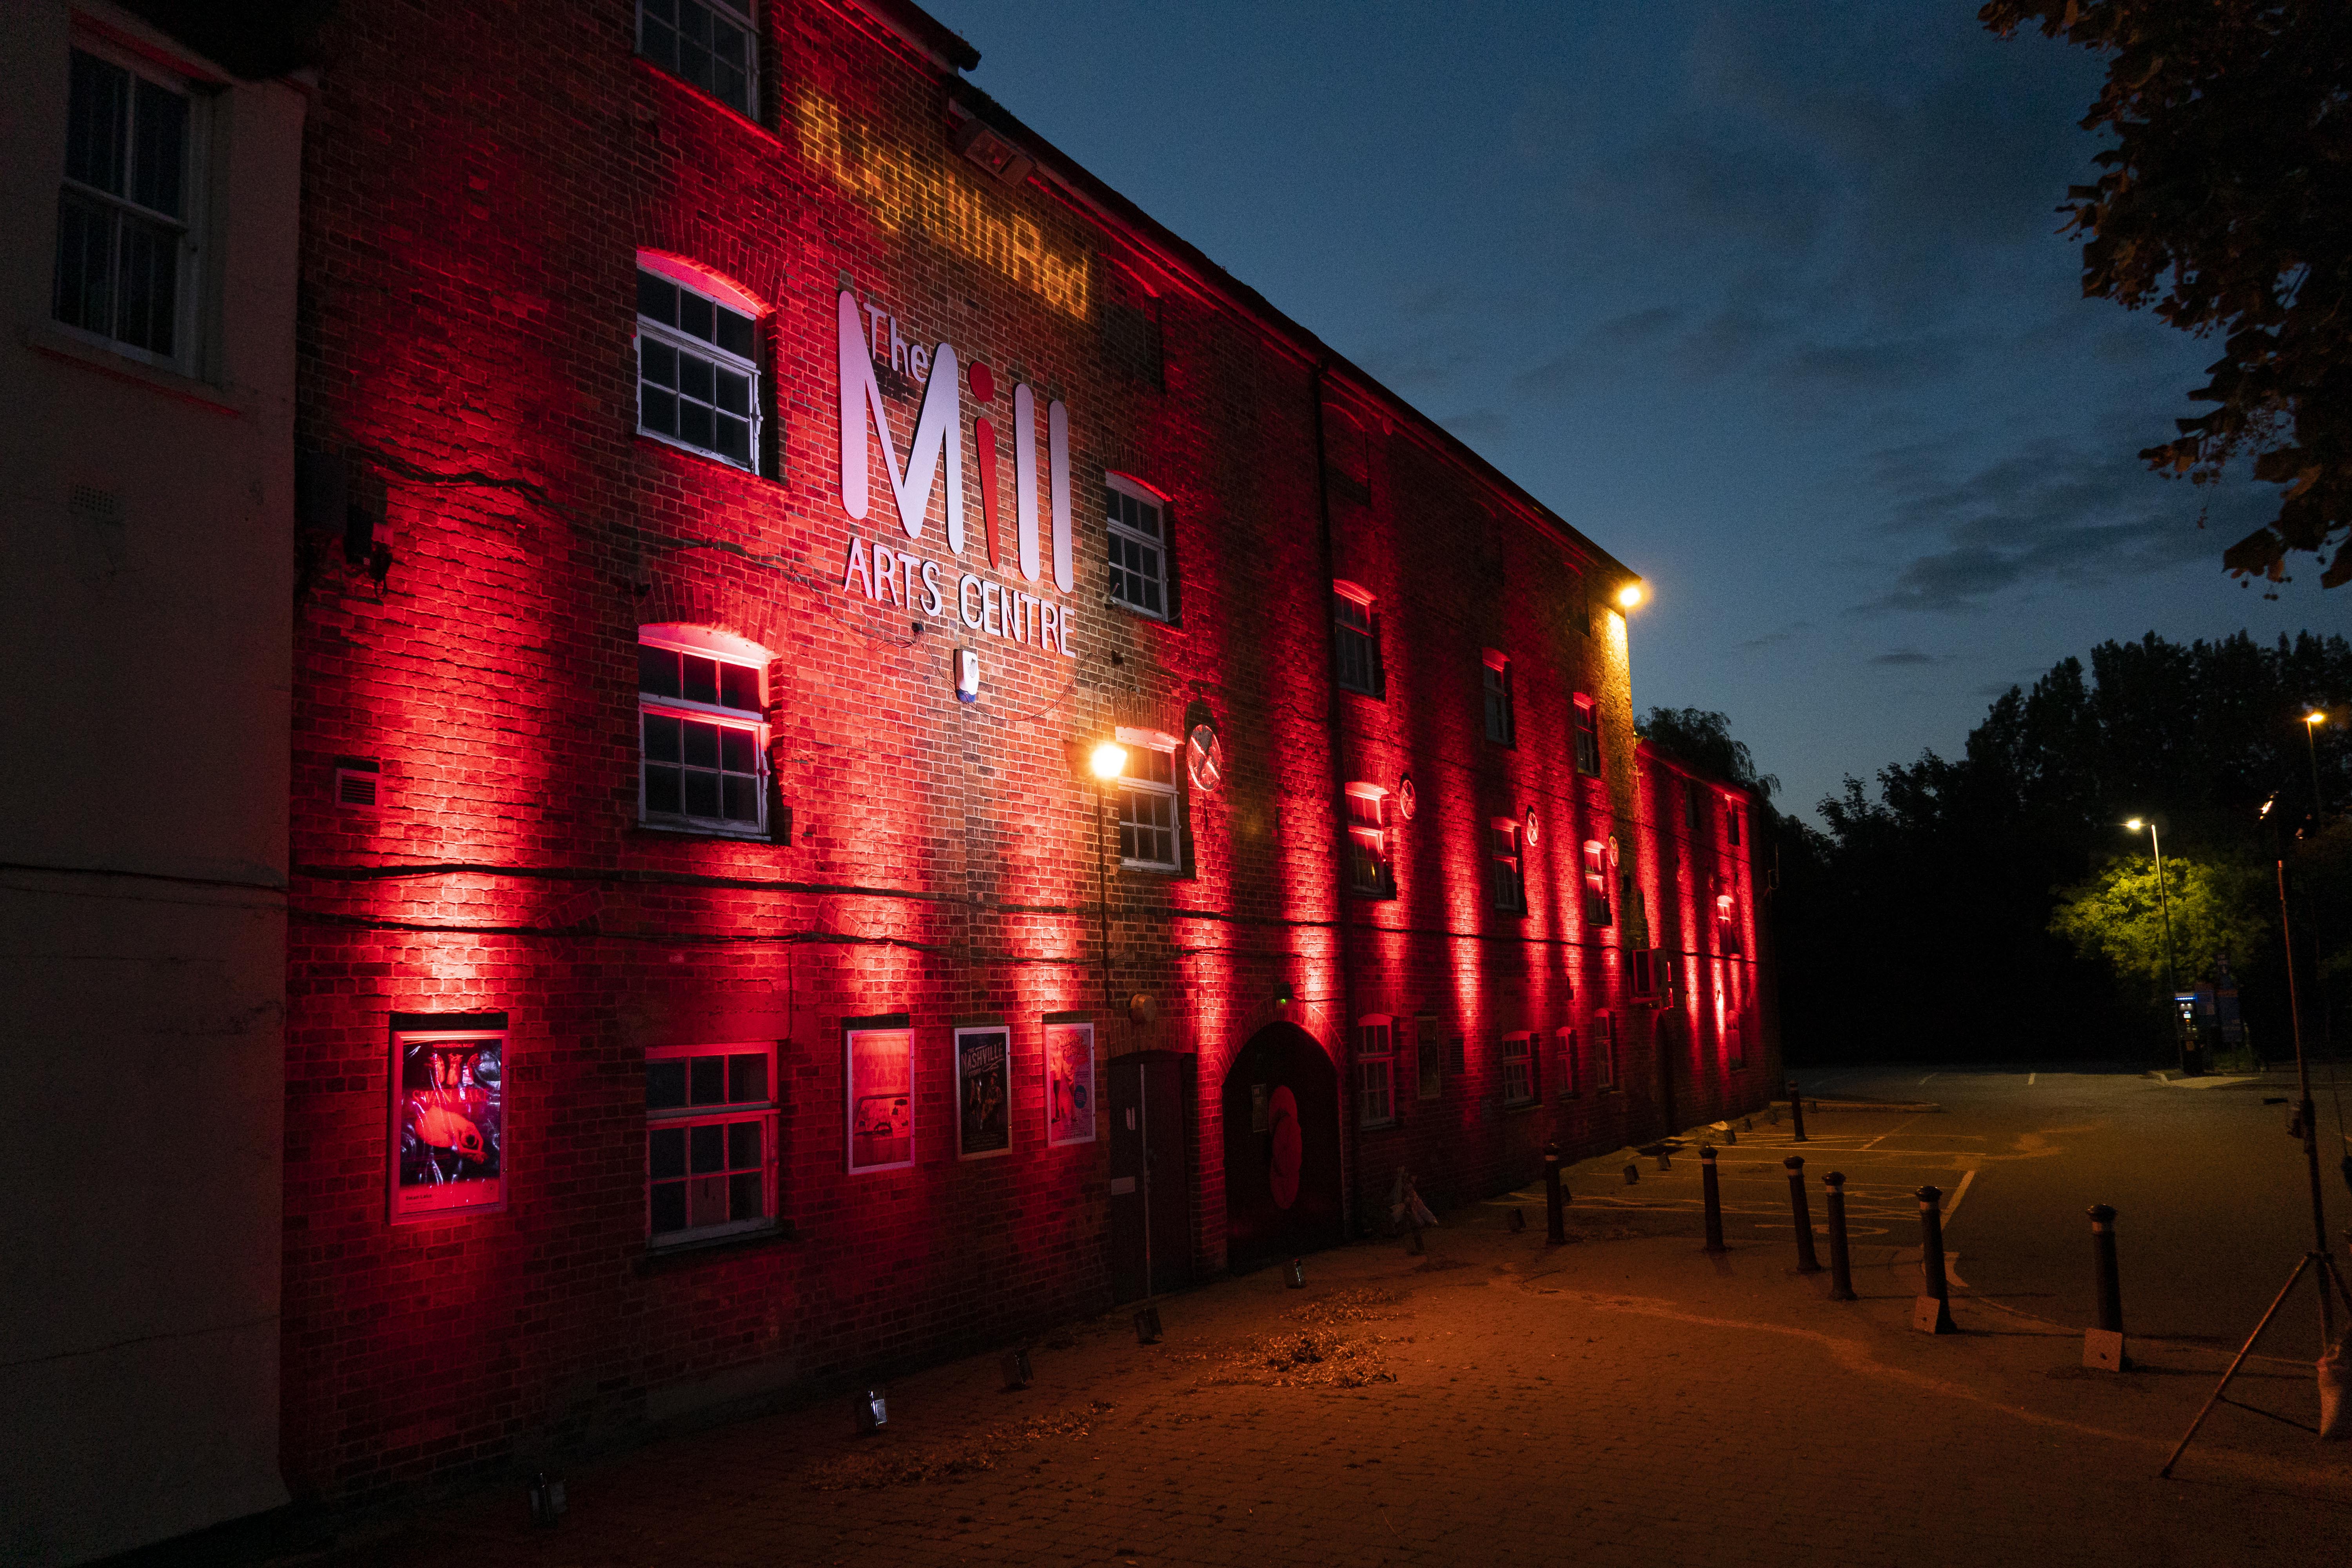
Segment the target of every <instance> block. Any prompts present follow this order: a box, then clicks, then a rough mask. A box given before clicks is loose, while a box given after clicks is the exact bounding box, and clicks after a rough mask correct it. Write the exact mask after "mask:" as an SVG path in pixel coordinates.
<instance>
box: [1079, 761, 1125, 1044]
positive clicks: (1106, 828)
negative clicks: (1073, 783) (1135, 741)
mask: <svg viewBox="0 0 2352 1568" xmlns="http://www.w3.org/2000/svg"><path fill="white" fill-rule="evenodd" d="M1126 771H1127V748H1126V747H1125V746H1122V745H1120V744H1119V743H1118V742H1117V741H1105V742H1102V744H1100V745H1098V746H1097V747H1096V748H1095V749H1094V751H1093V752H1092V753H1091V754H1090V755H1089V756H1088V757H1087V772H1089V773H1093V774H1094V775H1095V886H1096V888H1097V889H1098V890H1099V893H1100V895H1101V908H1102V983H1103V1005H1104V1006H1105V1007H1107V1008H1109V1007H1113V1006H1114V1005H1115V999H1114V998H1113V997H1112V995H1111V987H1110V863H1109V844H1108V839H1109V837H1110V781H1111V780H1113V779H1115V778H1117V777H1118V775H1119V774H1121V773H1125V772H1126Z"/></svg>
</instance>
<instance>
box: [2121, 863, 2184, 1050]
mask: <svg viewBox="0 0 2352 1568" xmlns="http://www.w3.org/2000/svg"><path fill="white" fill-rule="evenodd" d="M2124 826H2126V827H2128V828H2130V829H2131V830H2132V831H2133V832H2134V833H2137V832H2138V831H2139V830H2140V829H2141V828H2143V827H2145V828H2147V847H2148V852H2149V853H2150V854H2152V855H2154V856H2155V857H2156V907H2157V908H2158V909H2159V910H2163V911H2164V974H2165V978H2166V979H2167V980H2168V981H2169V982H2170V983H2171V988H2170V989H2169V990H2168V991H2167V992H2166V993H2165V1005H2167V1006H2168V1007H2169V1008H2170V1009H2171V1010H2172V1014H2173V1022H2172V1033H2173V1037H2174V1041H2175V1043H2176V1044H2177V1045H2178V1047H2179V1051H2180V1070H2181V1071H2183V1072H2187V1071H2188V1070H2189V1037H2188V1035H2187V1034H2186V1033H2185V1032H2184V1031H2183V1030H2182V1029H2181V1027H2180V1002H2179V996H2180V967H2179V963H2176V962H2175V961H2174V959H2173V956H2172V900H2170V899H2169V898H2168V897H2166V895H2165V891H2164V845H2163V843H2162V841H2160V840H2159V839H2158V837H2157V836H2156V823H2155V821H2154V819H2153V818H2151V819H2149V820H2147V821H2146V822H2143V821H2141V820H2140V819H2139V818H2138V817H2137V816H2135V817H2133V818H2132V819H2131V820H2130V821H2129V822H2126V823H2125V824H2124Z"/></svg>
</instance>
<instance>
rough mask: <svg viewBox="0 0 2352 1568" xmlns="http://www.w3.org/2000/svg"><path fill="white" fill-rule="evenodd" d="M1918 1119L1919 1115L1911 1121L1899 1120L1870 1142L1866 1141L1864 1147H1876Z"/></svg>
mask: <svg viewBox="0 0 2352 1568" xmlns="http://www.w3.org/2000/svg"><path fill="white" fill-rule="evenodd" d="M1918 1120H1919V1119H1918V1118H1917V1117H1916V1116H1914V1117H1912V1118H1910V1120H1909V1121H1898V1122H1896V1123H1895V1125H1894V1126H1892V1127H1890V1128H1888V1129H1887V1130H1886V1131H1884V1132H1882V1133H1880V1134H1879V1135H1878V1136H1877V1137H1875V1138H1874V1139H1872V1140H1871V1141H1870V1142H1867V1143H1864V1145H1863V1147H1864V1149H1875V1148H1877V1147H1878V1146H1879V1145H1880V1144H1881V1143H1884V1142H1886V1141H1887V1140H1888V1139H1889V1138H1892V1137H1894V1136H1895V1134H1896V1133H1897V1132H1900V1131H1903V1130H1904V1129H1905V1128H1906V1127H1908V1126H1910V1125H1911V1123H1912V1122H1913V1121H1918Z"/></svg>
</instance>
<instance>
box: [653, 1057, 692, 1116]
mask: <svg viewBox="0 0 2352 1568" xmlns="http://www.w3.org/2000/svg"><path fill="white" fill-rule="evenodd" d="M685 1103H686V1064H685V1063H684V1062H682V1061H677V1060H670V1061H658V1062H647V1063H646V1110H675V1109H676V1108H677V1107H678V1106H681V1105H684V1104H685Z"/></svg>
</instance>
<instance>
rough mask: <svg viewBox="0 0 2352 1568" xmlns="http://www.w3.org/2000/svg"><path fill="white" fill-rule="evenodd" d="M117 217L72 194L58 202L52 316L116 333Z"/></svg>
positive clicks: (90, 327) (90, 328)
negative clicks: (56, 260)
mask: <svg viewBox="0 0 2352 1568" xmlns="http://www.w3.org/2000/svg"><path fill="white" fill-rule="evenodd" d="M113 267H114V215H113V214H112V213H111V212H110V211H108V210H107V209H106V208H104V207H101V206H100V205H98V204H97V203H95V202H90V201H85V200H84V199H83V198H81V197H79V196H77V195H73V194H72V193H71V192H67V193H65V194H63V195H59V196H58V274H57V289H56V293H55V295H54V297H53V302H52V304H51V306H50V314H52V315H54V316H55V317H56V318H57V319H58V321H63V322H65V323H66V324H67V325H68V326H71V327H80V328H82V329H84V330H85V331H93V332H104V333H106V334H108V335H109V336H112V335H113V331H114V282H113Z"/></svg>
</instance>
